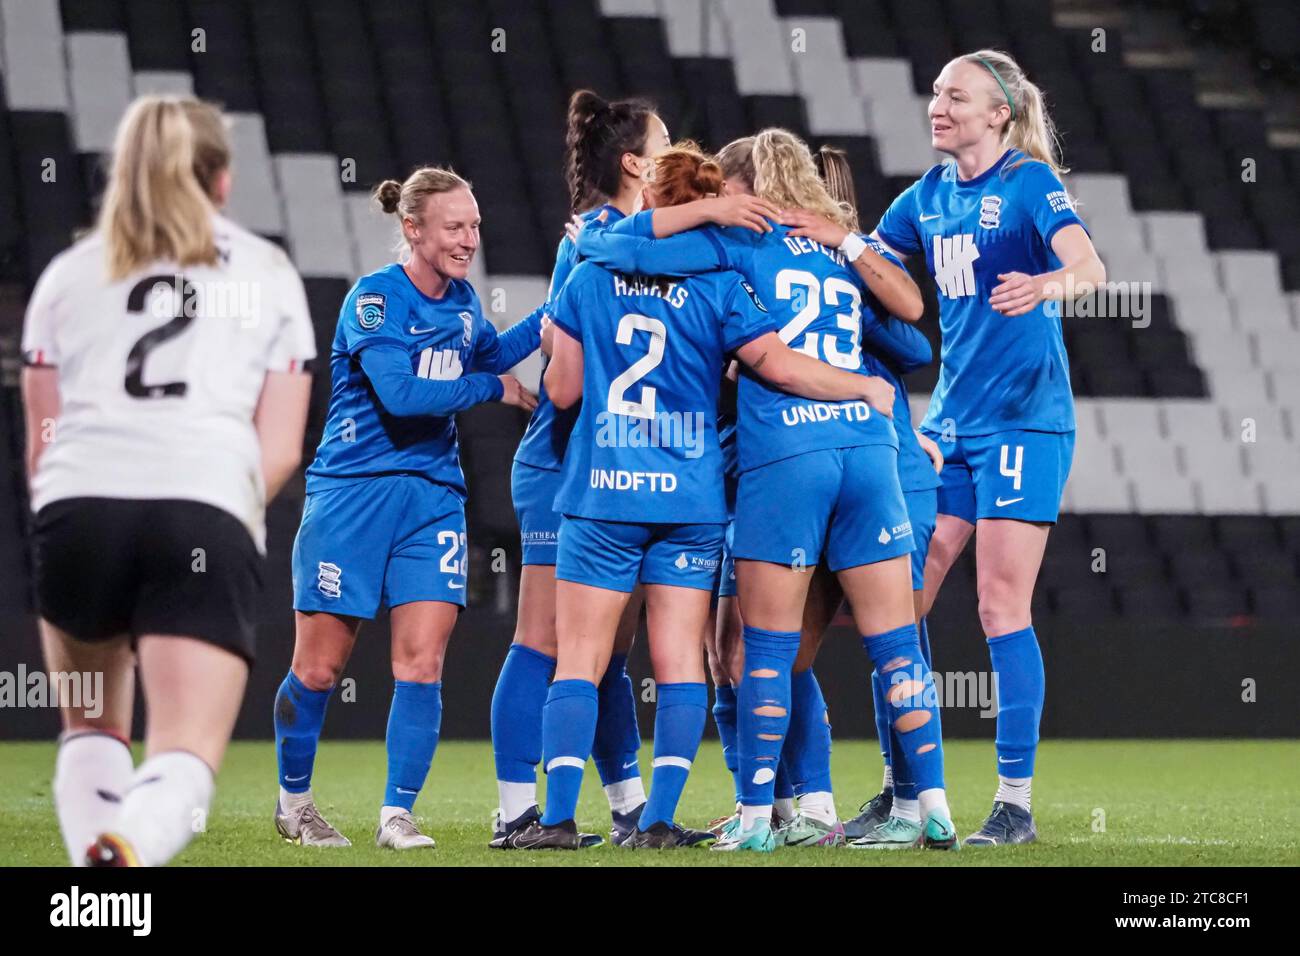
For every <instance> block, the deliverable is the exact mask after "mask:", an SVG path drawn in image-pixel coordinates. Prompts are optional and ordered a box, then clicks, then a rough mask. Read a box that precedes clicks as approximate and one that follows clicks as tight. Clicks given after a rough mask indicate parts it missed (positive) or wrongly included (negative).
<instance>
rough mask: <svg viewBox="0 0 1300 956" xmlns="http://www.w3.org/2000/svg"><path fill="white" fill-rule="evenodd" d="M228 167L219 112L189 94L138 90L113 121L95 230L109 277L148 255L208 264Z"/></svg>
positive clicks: (140, 262) (148, 258) (185, 263)
mask: <svg viewBox="0 0 1300 956" xmlns="http://www.w3.org/2000/svg"><path fill="white" fill-rule="evenodd" d="M229 166H230V143H229V140H228V139H227V138H226V130H225V125H224V121H223V119H222V116H221V113H220V112H219V111H218V110H217V109H216V107H214V106H211V105H209V104H206V103H201V102H200V101H198V100H195V99H193V98H188V97H187V98H180V97H161V96H142V97H140V98H138V99H137V100H136V101H135V102H133V103H132V104H131V105H130V106H129V107H128V108H127V111H126V115H125V116H123V117H122V121H121V122H120V123H119V124H118V128H117V136H116V139H115V141H114V144H113V164H112V169H111V171H110V172H109V180H108V190H107V192H106V193H105V196H104V205H103V208H102V209H101V210H100V214H99V223H98V226H99V230H100V232H101V234H102V235H103V236H104V241H105V245H106V248H107V253H108V275H109V278H110V279H112V280H114V281H116V280H119V279H123V278H125V277H126V276H128V275H130V274H131V273H132V272H134V271H136V270H137V269H140V268H142V267H143V266H145V265H147V264H148V263H150V262H154V261H158V260H164V261H170V262H175V263H177V264H178V265H181V266H189V265H200V264H201V265H215V264H216V262H217V247H216V243H215V241H214V239H213V233H212V213H213V211H214V207H213V195H214V193H215V191H216V184H217V179H218V177H219V175H220V174H221V173H222V172H223V171H224V170H225V169H227V168H229Z"/></svg>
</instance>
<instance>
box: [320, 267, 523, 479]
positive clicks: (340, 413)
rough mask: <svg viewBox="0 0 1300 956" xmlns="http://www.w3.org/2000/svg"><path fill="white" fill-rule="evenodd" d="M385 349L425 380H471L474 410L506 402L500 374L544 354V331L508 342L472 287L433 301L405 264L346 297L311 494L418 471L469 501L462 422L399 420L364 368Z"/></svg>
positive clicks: (467, 400)
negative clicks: (539, 343) (374, 350)
mask: <svg viewBox="0 0 1300 956" xmlns="http://www.w3.org/2000/svg"><path fill="white" fill-rule="evenodd" d="M379 345H383V346H396V347H397V348H400V349H402V350H403V351H405V352H406V353H407V354H408V355H409V357H410V370H411V372H412V373H413V374H415V375H417V376H419V377H420V378H424V379H433V380H440V381H451V380H455V379H465V380H469V381H468V382H467V386H468V387H467V389H466V393H465V396H464V400H463V401H462V403H461V404H462V405H463V406H464V407H468V406H469V405H472V404H476V403H477V402H482V401H489V400H491V399H493V398H496V397H499V396H500V392H501V385H500V382H499V381H498V380H497V378H496V376H497V375H499V374H501V373H504V372H505V371H507V370H508V369H509V368H511V367H512V366H513V365H515V364H516V363H517V362H519V361H520V360H521V359H522V358H523V357H524V356H525V355H527V354H528V353H529V352H531V351H532V350H533V349H534V348H536V334H535V332H534V334H533V335H532V338H531V341H526V340H525V338H521V337H516V336H512V335H511V334H510V333H509V332H507V333H505V334H503V335H501V336H498V334H497V331H496V329H495V327H493V325H492V323H491V322H489V321H487V319H485V318H484V316H483V310H482V308H481V307H480V305H479V299H478V295H477V294H476V293H475V291H474V288H473V286H471V285H470V284H469V283H468V282H465V281H462V280H459V279H454V280H452V282H451V284H450V285H449V286H448V288H447V291H446V293H445V294H444V295H443V297H442V298H441V299H431V298H429V297H428V296H426V295H424V293H422V292H421V291H420V290H419V289H417V288H416V287H415V285H414V284H413V283H412V282H411V280H410V279H409V278H408V277H407V275H406V272H405V270H404V269H403V268H402V266H401V264H400V263H393V264H391V265H387V266H385V267H384V268H382V269H380V270H378V271H376V272H372V273H370V274H369V275H366V276H362V277H361V278H360V279H358V280H357V283H356V285H354V286H353V287H352V289H351V291H350V292H348V295H347V298H346V299H344V300H343V307H342V309H341V310H340V312H339V321H338V327H337V329H336V331H335V333H334V344H333V348H332V349H331V352H330V381H331V392H330V404H329V413H328V415H327V417H326V421H325V430H324V434H323V435H322V437H321V442H320V445H319V447H318V448H317V449H316V458H315V460H314V461H313V462H312V463H311V465H310V466H309V467H308V469H307V490H308V491H309V492H311V491H315V490H317V489H322V488H327V487H332V486H335V485H338V484H342V483H346V482H350V481H355V480H357V479H359V478H368V477H373V476H376V475H391V474H415V475H421V476H423V477H425V478H428V479H429V480H430V481H434V482H438V483H439V484H443V485H447V486H448V487H450V488H451V489H452V490H453V491H455V492H456V493H457V494H458V495H460V496H461V497H462V498H463V497H464V495H465V479H464V475H463V474H462V472H461V468H460V460H459V448H458V445H457V440H456V422H455V418H454V417H453V416H452V415H450V414H447V415H403V416H396V415H391V414H389V413H388V411H387V410H385V408H384V407H383V405H382V403H381V402H380V401H379V398H378V396H377V395H376V394H375V390H374V387H373V386H372V385H371V383H370V381H369V379H368V378H367V377H366V374H365V371H364V370H363V369H362V367H361V354H362V352H363V351H364V350H365V349H367V348H370V347H373V346H379ZM489 373H490V374H489Z"/></svg>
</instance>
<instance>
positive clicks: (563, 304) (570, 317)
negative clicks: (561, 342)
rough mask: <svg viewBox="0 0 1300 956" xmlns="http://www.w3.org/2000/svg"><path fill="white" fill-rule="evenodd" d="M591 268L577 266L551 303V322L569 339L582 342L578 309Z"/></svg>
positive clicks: (580, 312)
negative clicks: (584, 283)
mask: <svg viewBox="0 0 1300 956" xmlns="http://www.w3.org/2000/svg"><path fill="white" fill-rule="evenodd" d="M590 268H591V267H590V266H588V265H583V264H579V265H578V268H576V269H574V270H573V272H572V273H571V274H570V276H569V281H567V282H566V283H564V288H563V289H561V290H560V294H559V295H558V296H556V297H555V300H554V301H553V302H552V303H551V310H550V316H551V321H552V322H554V323H555V325H556V327H557V328H559V329H562V330H563V331H564V333H565V334H566V335H568V336H569V337H571V338H574V339H577V340H578V341H579V342H581V341H582V309H581V308H579V307H578V301H579V299H580V298H581V293H582V285H583V282H584V281H585V279H586V276H587V274H588V270H589V269H590Z"/></svg>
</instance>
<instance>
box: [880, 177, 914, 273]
mask: <svg viewBox="0 0 1300 956" xmlns="http://www.w3.org/2000/svg"><path fill="white" fill-rule="evenodd" d="M920 184H921V181H920V180H917V181H916V182H914V183H912V185H910V186H908V187H907V188H906V189H904V190H903V191H902V192H901V193H900V194H899V195H898V196H897V198H895V199H894V201H893V202H892V203H890V204H889V208H888V209H886V210H885V214H884V215H883V216H881V217H880V222H879V223H877V224H876V228H875V233H876V236H877V237H878V238H879V239H880V240H881V241H882V242H883V243H884V244H885V245H887V246H889V248H891V249H896V250H898V251H899V252H901V253H902V254H903V255H905V256H906V255H912V254H913V253H916V252H920V251H921V237H920V235H919V234H918V233H917V231H916V191H917V189H918V188H919V187H920Z"/></svg>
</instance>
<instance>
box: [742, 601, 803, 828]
mask: <svg viewBox="0 0 1300 956" xmlns="http://www.w3.org/2000/svg"><path fill="white" fill-rule="evenodd" d="M744 640H745V671H744V676H743V677H742V678H741V681H740V690H739V692H738V694H737V697H736V740H737V746H738V749H739V751H740V768H741V790H740V802H741V805H742V807H743V808H745V810H743V811H742V817H744V816H746V815H748V816H749V817H751V818H758V817H760V816H761V815H762V814H763V813H764V812H766V813H771V809H770V808H771V806H772V801H773V799H774V798H773V791H774V784H775V781H776V771H777V763H778V761H779V759H780V756H781V749H782V745H783V744H784V742H785V734H786V731H787V730H788V729H789V726H790V670H791V668H792V667H793V666H794V659H795V656H796V655H797V654H798V653H799V632H798V631H765V630H762V629H760V628H757V627H751V626H750V625H748V624H746V625H745V629H744ZM756 711H764V713H756ZM750 822H751V821H750V820H745V824H746V825H748V824H749V823H750Z"/></svg>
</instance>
